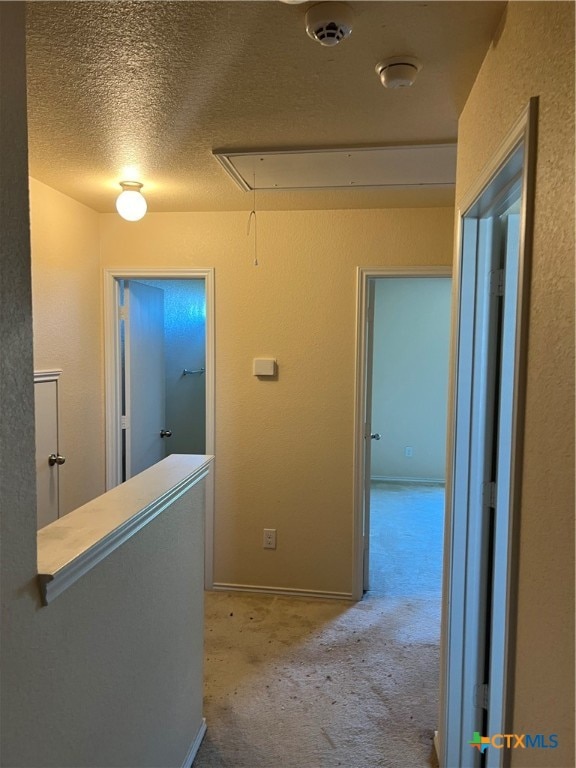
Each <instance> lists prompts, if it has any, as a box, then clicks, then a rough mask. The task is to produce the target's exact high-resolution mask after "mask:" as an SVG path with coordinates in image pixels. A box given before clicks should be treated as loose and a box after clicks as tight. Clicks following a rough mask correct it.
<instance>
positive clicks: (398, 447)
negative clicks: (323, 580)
mask: <svg viewBox="0 0 576 768" xmlns="http://www.w3.org/2000/svg"><path fill="white" fill-rule="evenodd" d="M451 274H452V270H451V267H388V268H364V267H359V268H358V272H357V338H356V396H355V441H354V452H355V456H354V507H355V512H354V541H355V558H354V560H355V565H354V582H353V598H354V599H355V600H360V599H361V598H362V595H363V594H364V592H365V590H366V588H367V587H369V586H370V531H371V522H370V502H371V494H372V450H373V445H378V444H379V443H381V442H383V440H382V439H380V440H378V439H377V437H376V436H378V435H379V436H380V437H381V438H382V435H383V434H385V433H386V430H385V429H382V430H381V431H380V432H379V431H378V429H379V425H378V424H376V423H375V422H374V421H373V416H372V389H373V369H374V355H373V351H374V332H375V324H374V319H375V310H376V285H377V283H378V282H379V281H380V280H383V281H392V280H402V281H403V283H402V285H406V286H407V287H408V288H409V285H410V283H409V281H410V280H437V279H441V280H443V284H444V286H446V285H447V284H448V283H449V280H447V278H450V277H451ZM388 285H390V286H392V287H393V283H392V282H390V283H388ZM397 285H400V283H398V284H397ZM424 285H425V284H424ZM379 290H381V289H379ZM400 304H401V302H400ZM385 308H388V303H386V304H385ZM398 311H399V313H400V315H401V316H402V321H401V322H402V325H403V326H404V329H406V327H407V325H406V316H405V315H402V307H401V306H400V308H399V310H398ZM394 322H395V324H396V325H397V324H398V322H397V320H395V321H394ZM397 335H398V334H397ZM398 337H399V340H398V341H396V342H395V343H396V345H401V343H402V335H401V329H400V332H399V335H398ZM378 365H379V363H377V366H378ZM401 388H402V390H405V389H406V387H405V385H402V386H401ZM379 418H380V417H379ZM373 425H374V429H373ZM377 427H378V429H376V428H377ZM395 429H396V432H397V434H393V433H392V430H390V435H388V436H387V439H386V441H385V442H384V445H387V444H388V443H389V444H390V451H391V453H390V457H389V459H388V467H389V469H388V470H387V472H388V473H389V477H394V478H395V479H400V478H401V477H406V476H409V475H410V474H411V473H412V475H413V476H412V479H414V478H415V477H416V479H418V478H417V476H416V475H414V474H413V473H414V469H413V468H414V467H415V463H414V458H415V457H414V448H415V446H414V442H415V440H416V439H419V438H417V437H416V435H417V433H410V434H411V435H413V437H412V436H411V437H410V439H408V437H407V434H406V432H402V427H401V426H400V427H398V428H395ZM398 430H400V431H399V432H398ZM421 439H422V443H421V444H420V443H419V447H418V448H417V452H416V458H418V456H419V455H420V454H421V458H422V459H424V458H425V456H426V455H427V454H429V453H430V451H429V449H428V448H424V445H425V437H422V438H421ZM406 449H412V450H411V451H408V454H410V453H412V455H411V456H410V455H406ZM374 450H376V449H374ZM383 452H385V449H383ZM398 453H399V455H396V454H398ZM432 453H434V452H433V451H432ZM393 454H394V463H393V462H392V455H393ZM411 462H412V463H411ZM422 466H427V467H428V469H427V470H426V471H427V472H430V471H436V472H437V471H438V470H431V469H430V468H429V467H430V466H431V465H430V464H426V465H422ZM410 467H412V469H409V468H410ZM407 468H408V469H407ZM382 471H384V470H382ZM374 474H375V475H376V477H380V479H382V478H383V477H385V475H384V474H382V475H379V473H378V472H375V473H374Z"/></svg>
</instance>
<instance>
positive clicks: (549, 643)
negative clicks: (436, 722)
mask: <svg viewBox="0 0 576 768" xmlns="http://www.w3.org/2000/svg"><path fill="white" fill-rule="evenodd" d="M531 96H539V97H540V119H539V140H538V166H537V178H536V212H535V231H534V254H533V275H532V281H531V302H530V331H529V345H528V383H527V412H526V436H525V450H524V460H523V473H524V477H523V485H522V509H521V531H520V563H519V568H520V571H519V579H520V593H519V599H518V606H517V615H518V641H517V659H516V683H515V692H514V730H515V731H516V732H517V733H525V732H526V733H557V734H559V740H560V747H559V748H558V749H555V750H550V749H549V750H546V754H545V756H544V757H543V754H542V752H541V751H539V750H520V749H517V750H514V752H513V755H512V763H513V765H514V766H534V767H535V766H538V767H539V768H541V766H542V765H546V766H550V768H552V767H553V766H558V768H565V767H566V766H568V765H574V710H573V704H574V4H573V3H556V2H546V3H539V2H535V3H532V2H512V3H510V4H509V5H508V10H507V18H506V19H505V25H504V27H503V29H502V30H501V34H500V37H499V39H497V40H496V41H495V43H494V44H493V46H492V47H491V49H490V51H489V52H488V55H487V57H486V60H485V62H484V64H483V66H482V69H481V70H480V73H479V75H478V78H477V80H476V83H475V85H474V88H473V90H472V92H471V95H470V98H469V99H468V102H467V104H466V107H465V109H464V111H463V114H462V116H461V119H460V123H459V150H458V181H457V200H460V199H462V197H463V195H464V194H465V193H466V191H467V189H468V187H469V186H470V185H471V184H472V183H473V182H474V180H475V178H476V176H477V175H478V174H479V172H480V170H481V168H482V167H483V165H484V164H485V163H487V162H488V161H489V159H490V157H491V155H492V153H494V152H495V150H496V149H497V147H498V145H499V143H500V142H501V141H502V139H503V137H504V136H505V134H506V132H507V131H508V130H509V128H510V127H511V126H512V124H513V123H514V121H515V120H516V118H517V117H518V116H519V115H520V113H521V111H522V110H523V109H524V107H525V106H526V104H527V102H528V99H529V98H530V97H531Z"/></svg>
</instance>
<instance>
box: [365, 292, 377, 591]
mask: <svg viewBox="0 0 576 768" xmlns="http://www.w3.org/2000/svg"><path fill="white" fill-rule="evenodd" d="M375 287H376V286H375V282H374V280H369V281H368V286H367V291H368V292H367V302H368V304H367V307H366V394H365V403H366V411H365V417H364V591H365V592H366V591H368V590H369V589H370V492H371V490H372V482H371V480H372V471H371V470H372V374H373V368H374V294H375Z"/></svg>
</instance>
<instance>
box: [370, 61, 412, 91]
mask: <svg viewBox="0 0 576 768" xmlns="http://www.w3.org/2000/svg"><path fill="white" fill-rule="evenodd" d="M421 69H422V64H421V62H420V61H419V60H418V59H415V58H414V57H413V56H393V57H392V58H391V59H385V60H384V61H381V62H379V63H378V64H376V74H377V75H378V77H379V78H380V82H381V83H382V85H383V86H384V88H409V87H410V86H411V85H414V81H415V80H416V76H417V75H418V72H420V70H421Z"/></svg>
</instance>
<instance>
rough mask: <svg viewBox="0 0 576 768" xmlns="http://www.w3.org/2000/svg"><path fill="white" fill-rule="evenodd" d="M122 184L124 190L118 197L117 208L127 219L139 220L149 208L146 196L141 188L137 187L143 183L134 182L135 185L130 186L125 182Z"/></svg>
mask: <svg viewBox="0 0 576 768" xmlns="http://www.w3.org/2000/svg"><path fill="white" fill-rule="evenodd" d="M121 186H122V187H123V190H122V192H120V194H119V195H118V197H117V198H116V210H117V211H118V213H119V214H120V216H122V218H123V219H126V221H139V220H140V219H141V218H142V217H143V216H144V214H145V213H146V211H147V210H148V205H147V203H146V198H145V197H144V195H143V194H142V193H141V192H140V189H139V188H135V187H136V186H138V187H141V186H142V185H141V184H138V185H136V184H134V186H129V185H128V184H126V185H124V184H123V185H121Z"/></svg>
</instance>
